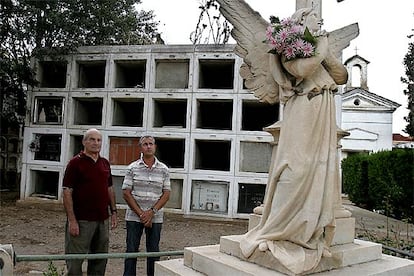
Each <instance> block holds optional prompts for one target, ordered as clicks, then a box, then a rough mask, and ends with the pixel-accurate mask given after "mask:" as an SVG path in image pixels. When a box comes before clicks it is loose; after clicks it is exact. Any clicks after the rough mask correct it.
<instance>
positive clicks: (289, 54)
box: [283, 45, 296, 59]
mask: <svg viewBox="0 0 414 276" xmlns="http://www.w3.org/2000/svg"><path fill="white" fill-rule="evenodd" d="M283 54H284V55H285V56H286V58H287V59H292V58H295V57H296V49H295V47H293V46H292V45H288V46H287V47H286V48H285V50H284V51H283Z"/></svg>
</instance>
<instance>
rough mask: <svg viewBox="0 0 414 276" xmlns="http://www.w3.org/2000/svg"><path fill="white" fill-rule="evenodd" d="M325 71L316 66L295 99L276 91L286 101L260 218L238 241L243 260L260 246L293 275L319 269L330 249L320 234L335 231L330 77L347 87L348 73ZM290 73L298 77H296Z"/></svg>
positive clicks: (293, 95)
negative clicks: (328, 229)
mask: <svg viewBox="0 0 414 276" xmlns="http://www.w3.org/2000/svg"><path fill="white" fill-rule="evenodd" d="M294 62H300V61H299V60H296V61H294ZM285 66H286V64H285ZM285 68H287V67H285ZM287 69H288V71H290V70H289V69H290V68H287ZM329 69H330V71H329V72H328V71H327V69H326V68H325V67H324V66H322V65H321V64H319V65H318V66H317V68H316V70H315V69H313V70H312V72H313V73H312V74H311V75H310V76H309V77H306V78H303V79H302V81H301V82H300V84H299V85H298V86H297V87H295V90H299V91H301V93H299V94H298V93H292V91H283V89H282V91H280V92H281V93H285V94H284V95H283V94H282V95H281V97H282V98H283V97H285V99H288V100H287V102H286V104H285V108H284V116H283V120H282V122H281V130H280V138H279V143H278V148H277V154H276V157H275V160H274V162H273V163H272V164H273V167H272V168H271V169H270V173H269V180H268V184H267V187H266V194H265V199H264V209H263V215H262V219H261V221H260V223H259V225H257V226H256V227H255V228H253V229H251V230H250V231H249V232H247V233H246V234H245V235H244V237H243V239H242V241H241V242H240V247H241V250H242V253H243V255H244V256H245V257H247V258H249V257H253V255H252V254H253V253H254V251H255V250H259V249H258V246H259V245H260V247H263V246H264V248H268V250H270V251H271V253H272V254H273V256H274V257H275V258H276V259H277V260H278V261H279V262H280V263H281V264H282V265H283V266H284V267H285V268H287V269H288V270H290V271H291V272H293V273H294V274H296V273H298V274H299V273H303V272H306V271H310V270H312V269H313V268H315V267H316V266H317V265H318V264H319V261H320V259H321V256H322V253H323V252H324V249H326V248H328V247H329V244H326V241H325V230H326V229H327V228H328V227H334V213H333V204H334V199H335V195H334V193H335V185H338V181H339V163H338V150H337V133H336V131H337V127H336V118H335V117H336V115H335V114H336V110H335V100H334V92H335V91H336V90H337V85H336V82H335V80H334V78H337V77H338V76H340V78H342V80H341V81H340V82H343V80H345V82H346V79H347V73H346V69H345V68H344V67H343V65H342V64H340V63H337V64H331V67H330V68H329ZM291 70H292V71H295V69H294V68H291ZM279 73H280V72H279ZM293 74H294V75H296V77H297V78H298V79H300V78H301V76H298V74H299V73H298V72H293ZM332 76H333V77H332ZM337 82H338V81H337ZM341 84H342V83H341Z"/></svg>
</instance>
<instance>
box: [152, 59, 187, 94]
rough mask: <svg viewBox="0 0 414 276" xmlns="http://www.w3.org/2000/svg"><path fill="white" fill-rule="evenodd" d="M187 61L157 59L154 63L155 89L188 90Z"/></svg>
mask: <svg viewBox="0 0 414 276" xmlns="http://www.w3.org/2000/svg"><path fill="white" fill-rule="evenodd" d="M189 68H190V65H189V60H188V59H182V60H173V59H170V60H169V59H159V60H156V61H155V88H176V89H186V88H188V80H189Z"/></svg>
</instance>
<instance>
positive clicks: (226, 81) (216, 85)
mask: <svg viewBox="0 0 414 276" xmlns="http://www.w3.org/2000/svg"><path fill="white" fill-rule="evenodd" d="M199 68H200V69H199V83H198V88H211V89H233V81H234V60H233V59H200V60H199Z"/></svg>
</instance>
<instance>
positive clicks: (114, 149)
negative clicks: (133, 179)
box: [109, 137, 141, 165]
mask: <svg viewBox="0 0 414 276" xmlns="http://www.w3.org/2000/svg"><path fill="white" fill-rule="evenodd" d="M138 141H139V138H137V137H109V162H110V163H111V165H128V164H130V163H131V162H133V161H135V160H137V159H139V155H140V152H141V151H140V148H139V146H138Z"/></svg>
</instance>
